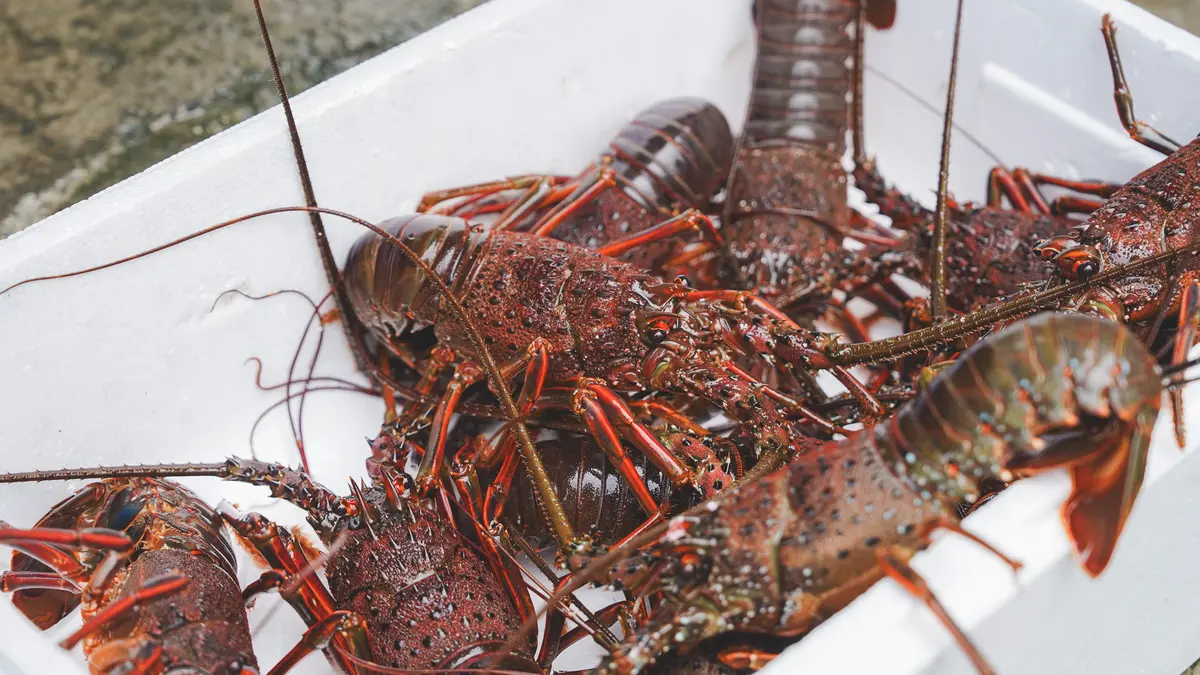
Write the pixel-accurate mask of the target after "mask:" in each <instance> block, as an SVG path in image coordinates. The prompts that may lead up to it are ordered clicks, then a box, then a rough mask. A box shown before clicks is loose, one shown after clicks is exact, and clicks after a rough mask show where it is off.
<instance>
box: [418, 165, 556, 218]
mask: <svg viewBox="0 0 1200 675" xmlns="http://www.w3.org/2000/svg"><path fill="white" fill-rule="evenodd" d="M568 180H570V179H569V178H567V177H565V176H550V175H546V174H526V175H523V176H512V177H510V178H502V179H500V180H495V181H488V182H486V183H476V184H474V185H464V186H460V187H456V188H451V189H449V190H437V191H435V192H429V193H426V194H425V196H423V197H422V198H421V203H420V204H418V205H417V213H426V212H431V213H443V212H454V211H455V210H456V208H457V207H456V206H455V207H449V208H445V209H443V208H434V207H436V206H438V205H440V204H441V203H442V202H445V201H447V200H450V199H458V198H459V197H469V198H481V197H487V196H489V195H494V194H497V193H499V192H507V191H509V190H528V189H529V188H531V187H534V186H536V185H539V184H541V183H551V184H556V183H560V182H565V181H568Z"/></svg>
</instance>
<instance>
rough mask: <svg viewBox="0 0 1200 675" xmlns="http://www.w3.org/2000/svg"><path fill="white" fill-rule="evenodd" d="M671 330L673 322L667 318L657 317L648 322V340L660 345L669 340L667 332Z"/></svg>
mask: <svg viewBox="0 0 1200 675" xmlns="http://www.w3.org/2000/svg"><path fill="white" fill-rule="evenodd" d="M670 330H671V323H670V322H669V321H667V320H666V319H661V318H660V319H655V320H653V321H651V322H650V323H648V324H646V342H649V343H650V344H652V345H660V344H662V343H664V342H666V341H667V333H668V331H670Z"/></svg>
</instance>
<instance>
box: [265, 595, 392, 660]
mask: <svg viewBox="0 0 1200 675" xmlns="http://www.w3.org/2000/svg"><path fill="white" fill-rule="evenodd" d="M335 637H336V638H341V639H342V643H343V644H345V645H347V647H346V649H347V650H348V651H349V652H350V653H351V654H353V655H354V656H357V657H358V658H359V659H362V660H364V661H370V660H371V646H370V641H369V639H368V637H367V622H366V620H364V619H363V618H362V617H361V616H359V615H358V614H357V613H355V612H351V611H347V610H338V611H336V612H333V613H332V614H330V615H329V616H327V617H325V618H323V619H321V620H320V621H318V622H316V623H315V624H313V625H312V626H310V627H309V629H308V630H306V631H304V636H303V637H301V638H300V641H299V642H297V643H296V646H294V647H292V648H291V650H290V651H288V653H287V654H284V656H283V658H282V659H280V660H279V663H276V664H275V667H274V668H272V669H271V670H270V672H269V673H268V674H267V675H285V673H287V672H288V671H290V670H291V669H292V668H294V667H296V664H298V663H300V660H301V659H303V658H304V657H305V656H308V655H309V654H311V653H313V652H314V651H317V650H323V649H326V648H328V647H329V645H330V643H331V642H333V639H334V638H335ZM334 651H335V652H337V653H338V655H339V656H342V655H343V652H342V648H341V647H334ZM346 672H348V673H355V672H359V671H358V670H357V669H351V670H347V671H346Z"/></svg>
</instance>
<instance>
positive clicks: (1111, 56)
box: [1100, 14, 1179, 155]
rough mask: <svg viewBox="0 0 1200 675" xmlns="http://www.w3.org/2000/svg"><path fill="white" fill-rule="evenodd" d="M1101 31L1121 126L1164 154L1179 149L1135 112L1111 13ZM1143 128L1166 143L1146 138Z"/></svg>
mask: <svg viewBox="0 0 1200 675" xmlns="http://www.w3.org/2000/svg"><path fill="white" fill-rule="evenodd" d="M1100 32H1101V33H1103V34H1104V46H1105V48H1107V49H1108V63H1109V66H1111V68H1112V77H1113V99H1114V100H1115V101H1116V102H1117V115H1118V116H1119V117H1120V118H1121V126H1123V127H1125V131H1127V132H1129V137H1130V138H1132V139H1133V140H1135V141H1137V142H1138V143H1141V144H1142V145H1144V146H1146V147H1147V148H1150V149H1151V150H1157V151H1158V152H1161V153H1162V154H1164V155H1169V154H1171V153H1173V152H1175V150H1177V149H1179V143H1176V142H1175V141H1173V140H1171V139H1170V138H1168V137H1167V136H1166V134H1164V133H1162V132H1161V131H1159V130H1158V129H1155V128H1154V127H1152V126H1150V125H1149V124H1147V123H1145V122H1143V121H1141V120H1139V119H1138V118H1137V116H1136V115H1134V114H1133V94H1132V93H1130V91H1129V82H1127V81H1126V80H1125V68H1124V66H1122V65H1121V55H1120V53H1119V52H1118V51H1117V27H1116V25H1115V24H1113V22H1112V16H1111V15H1109V14H1105V15H1104V20H1103V22H1102V23H1101V26H1100ZM1143 129H1149V130H1150V131H1153V132H1154V133H1155V134H1157V135H1158V136H1159V138H1161V139H1163V141H1166V144H1164V143H1162V142H1160V141H1156V140H1154V139H1152V138H1146V136H1145V135H1144V134H1143V133H1142V130H1143ZM1171 146H1174V147H1171Z"/></svg>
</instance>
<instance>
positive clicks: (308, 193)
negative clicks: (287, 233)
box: [254, 0, 379, 471]
mask: <svg viewBox="0 0 1200 675" xmlns="http://www.w3.org/2000/svg"><path fill="white" fill-rule="evenodd" d="M254 14H255V16H256V17H257V19H258V30H259V33H260V34H261V35H262V40H263V46H264V47H265V48H266V51H267V59H268V60H269V61H270V63H271V75H272V77H274V79H275V88H276V90H278V92H279V103H280V105H281V106H282V107H283V116H284V118H285V119H286V120H287V128H288V136H289V138H290V140H291V142H292V154H293V155H294V156H295V158H296V169H297V170H298V171H299V173H300V187H301V189H302V190H303V191H304V203H305V205H307V206H316V205H317V197H316V193H315V192H314V190H313V183H312V176H311V175H310V174H309V172H308V160H307V159H305V157H304V146H303V145H302V144H301V143H300V130H299V128H298V127H297V126H296V118H295V116H294V115H293V114H292V102H291V98H290V97H289V96H288V93H287V85H286V84H285V83H284V81H283V74H282V72H281V71H280V68H279V59H278V57H277V55H276V54H275V46H274V45H273V44H272V43H271V32H270V31H269V30H268V29H267V20H266V17H265V16H264V15H263V9H262V2H261V1H260V0H254ZM308 219H309V222H310V223H311V224H312V230H313V236H314V237H315V238H316V242H317V252H318V254H319V255H320V258H321V266H322V267H323V268H324V269H325V278H326V280H327V281H328V282H329V287H330V292H331V293H333V297H334V304H336V305H337V308H338V311H339V313H340V314H341V315H342V322H343V323H342V330H343V331H344V332H345V333H346V341H347V342H349V344H350V351H351V353H353V354H354V362H355V365H356V366H357V367H358V370H359V372H362V373H363V374H366V375H368V376H372V379H374V380H375V381H376V382H378V381H379V379H378V378H377V377H374V375H375V372H374V371H375V369H374V367H373V366H374V362H373V361H372V360H371V359H370V358H368V356H367V350H366V347H365V346H363V345H362V343H361V337H360V336H361V335H362V326H361V325H360V324H359V323H358V322H357V317H356V316H354V315H353V314H352V313H351V312H350V311H348V310H349V309H350V299H349V297H348V295H347V293H346V290H345V288H344V287H343V286H342V283H341V273H340V272H339V271H338V266H337V261H336V260H335V259H334V257H333V251H332V250H331V249H330V248H329V237H328V235H327V233H326V231H325V223H324V221H322V220H321V214H320V213H318V212H316V211H309V212H308ZM307 333H308V331H307V329H306V330H305V335H306V336H307ZM303 345H304V340H303V339H301V341H300V345H299V346H297V348H296V350H297V355H296V356H297V358H298V357H299V350H300V349H302V348H303ZM319 354H320V347H318V349H317V352H316V353H314V354H313V361H314V365H315V362H316V359H317V356H318V355H319ZM295 360H296V359H293V366H294V365H295ZM288 379H289V381H290V379H291V378H290V376H289V378H288ZM287 393H288V394H290V393H291V384H290V382H289V384H288V386H287ZM304 393H305V394H307V393H308V385H307V384H306V385H305V386H304ZM305 398H306V397H305V396H304V395H302V396H301V397H300V411H301V412H300V413H297V414H298V415H300V414H302V412H303V410H304V400H305ZM287 408H288V418H289V420H290V419H291V418H292V406H291V404H290V403H289V404H288V406H287ZM302 425H303V422H301V423H300V426H302ZM295 427H296V425H295V424H293V428H295ZM295 436H296V445H297V446H298V448H299V451H300V462H301V463H302V464H303V465H304V470H305V471H308V457H307V455H306V454H305V451H304V440H303V436H302V435H301V434H300V433H299V432H295Z"/></svg>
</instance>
